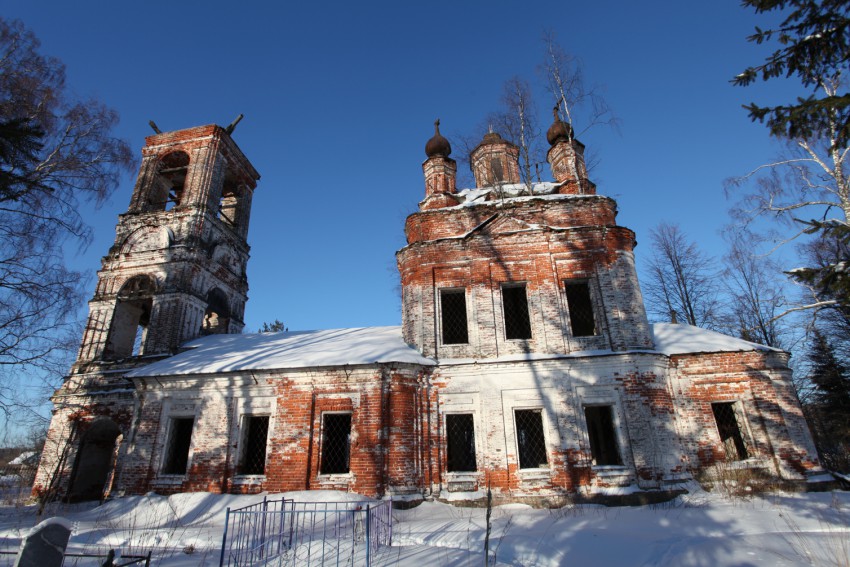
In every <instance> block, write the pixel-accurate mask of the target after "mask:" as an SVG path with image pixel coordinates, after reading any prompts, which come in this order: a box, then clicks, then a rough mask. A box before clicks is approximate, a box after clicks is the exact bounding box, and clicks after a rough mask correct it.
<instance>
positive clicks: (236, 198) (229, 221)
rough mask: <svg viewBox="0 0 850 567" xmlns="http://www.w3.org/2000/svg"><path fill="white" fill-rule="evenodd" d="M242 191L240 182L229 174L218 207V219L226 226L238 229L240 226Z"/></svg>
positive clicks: (225, 179)
mask: <svg viewBox="0 0 850 567" xmlns="http://www.w3.org/2000/svg"><path fill="white" fill-rule="evenodd" d="M241 201H242V199H241V190H240V186H239V182H238V181H237V180H236V178H235V177H234V176H233V175H232V174H231V173H230V172H228V174H227V176H225V178H224V187H222V190H221V200H220V201H219V205H218V218H219V219H220V220H221V221H222V222H223V223H224V224H226V225H228V226H231V227H233V228H236V227H237V226H238V225H239V210H240V207H241V204H242V203H241Z"/></svg>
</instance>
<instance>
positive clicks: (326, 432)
mask: <svg viewBox="0 0 850 567" xmlns="http://www.w3.org/2000/svg"><path fill="white" fill-rule="evenodd" d="M350 452H351V414H350V413H326V414H324V415H323V416H322V462H321V465H320V467H319V470H320V473H321V474H346V473H348V472H349V458H350Z"/></svg>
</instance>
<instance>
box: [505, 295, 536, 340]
mask: <svg viewBox="0 0 850 567" xmlns="http://www.w3.org/2000/svg"><path fill="white" fill-rule="evenodd" d="M502 307H503V309H504V313H505V338H506V339H530V338H531V320H530V319H529V317H528V297H527V296H526V293H525V284H524V283H519V284H504V285H502Z"/></svg>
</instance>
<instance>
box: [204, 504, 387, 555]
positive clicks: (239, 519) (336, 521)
mask: <svg viewBox="0 0 850 567" xmlns="http://www.w3.org/2000/svg"><path fill="white" fill-rule="evenodd" d="M391 543H392V502H391V501H389V500H386V501H382V502H294V501H292V500H287V499H283V500H267V499H264V500H263V502H260V503H257V504H252V505H250V506H245V507H243V508H236V509H230V508H228V509H227V512H226V517H225V527H224V536H223V541H222V549H221V561H220V565H221V566H222V567H224V566H225V565H227V566H228V567H230V566H233V567H242V566H247V565H251V566H254V565H279V566H287V565H298V566H299V567H301V566H304V567H311V566H313V565H317V566H325V565H367V566H368V565H371V564H372V561H373V560H374V558H375V556H376V554H377V551H378V549H379V548H380V547H386V546H389V545H391Z"/></svg>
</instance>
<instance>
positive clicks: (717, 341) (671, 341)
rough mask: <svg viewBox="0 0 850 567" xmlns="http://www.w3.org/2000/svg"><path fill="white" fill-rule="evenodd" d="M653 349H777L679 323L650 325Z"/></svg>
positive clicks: (670, 352)
mask: <svg viewBox="0 0 850 567" xmlns="http://www.w3.org/2000/svg"><path fill="white" fill-rule="evenodd" d="M650 330H651V333H652V342H653V343H655V350H656V351H658V352H661V353H664V354H666V355H668V356H669V355H673V354H688V353H696V352H730V351H731V352H737V351H746V350H772V351H777V352H778V351H779V349H775V348H772V347H767V346H764V345H760V344H757V343H751V342H749V341H745V340H743V339H736V338H735V337H730V336H729V335H724V334H722V333H717V332H715V331H709V330H708V329H701V328H699V327H693V326H691V325H683V324H679V323H654V324H652V325H650Z"/></svg>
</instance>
